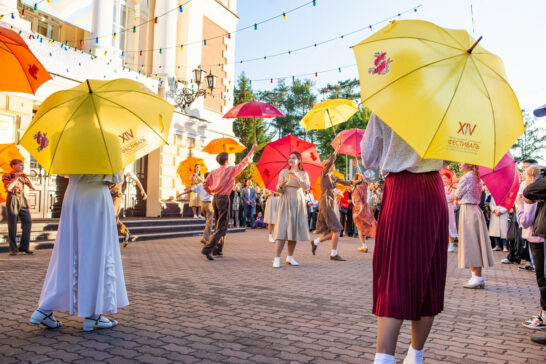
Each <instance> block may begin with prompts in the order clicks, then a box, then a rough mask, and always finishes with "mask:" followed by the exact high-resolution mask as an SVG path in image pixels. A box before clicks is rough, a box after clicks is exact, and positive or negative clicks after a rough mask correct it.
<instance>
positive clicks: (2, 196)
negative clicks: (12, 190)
mask: <svg viewBox="0 0 546 364" xmlns="http://www.w3.org/2000/svg"><path fill="white" fill-rule="evenodd" d="M7 198H8V193H7V191H6V187H5V186H4V184H3V183H2V182H0V203H2V202H6V199H7Z"/></svg>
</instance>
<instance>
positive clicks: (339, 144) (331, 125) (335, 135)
mask: <svg viewBox="0 0 546 364" xmlns="http://www.w3.org/2000/svg"><path fill="white" fill-rule="evenodd" d="M326 114H328V120H330V127H331V128H332V131H333V132H334V139H337V134H336V129H335V128H334V123H332V117H331V116H330V110H328V109H326ZM337 142H338V148H339V147H340V146H341V141H340V140H339V139H338V141H337Z"/></svg>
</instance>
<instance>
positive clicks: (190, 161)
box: [176, 157, 208, 186]
mask: <svg viewBox="0 0 546 364" xmlns="http://www.w3.org/2000/svg"><path fill="white" fill-rule="evenodd" d="M196 164H199V165H200V166H201V169H200V173H202V174H205V173H207V171H208V169H207V166H206V165H205V161H204V160H202V159H201V158H195V157H188V158H186V159H184V160H183V161H182V162H180V164H179V165H178V169H177V170H176V174H178V175H179V176H180V178H181V179H182V183H183V184H184V185H185V186H191V180H190V177H191V175H192V173H194V172H195V165H196Z"/></svg>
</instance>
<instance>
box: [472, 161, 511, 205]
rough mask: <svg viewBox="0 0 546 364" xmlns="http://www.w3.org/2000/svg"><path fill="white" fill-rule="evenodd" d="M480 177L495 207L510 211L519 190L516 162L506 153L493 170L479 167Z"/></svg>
mask: <svg viewBox="0 0 546 364" xmlns="http://www.w3.org/2000/svg"><path fill="white" fill-rule="evenodd" d="M478 169H479V171H480V177H481V179H482V181H483V182H484V183H485V185H486V186H487V188H488V189H489V192H491V196H493V198H494V199H495V204H497V206H503V207H505V208H507V209H508V210H510V209H511V208H512V206H514V201H516V197H517V194H518V189H519V176H518V169H517V167H516V162H515V161H514V158H513V157H512V155H511V154H510V152H508V153H506V154H505V155H504V157H503V158H502V159H501V161H500V162H499V164H497V166H496V167H495V169H490V168H486V167H479V168H478Z"/></svg>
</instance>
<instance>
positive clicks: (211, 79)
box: [205, 70, 216, 93]
mask: <svg viewBox="0 0 546 364" xmlns="http://www.w3.org/2000/svg"><path fill="white" fill-rule="evenodd" d="M205 78H206V79H207V87H208V88H209V90H210V92H211V93H212V90H214V88H215V87H216V76H214V75H213V74H212V72H211V71H210V70H209V74H208V75H207V77H205Z"/></svg>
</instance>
